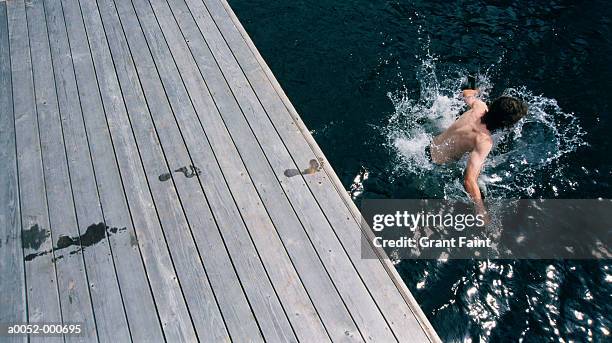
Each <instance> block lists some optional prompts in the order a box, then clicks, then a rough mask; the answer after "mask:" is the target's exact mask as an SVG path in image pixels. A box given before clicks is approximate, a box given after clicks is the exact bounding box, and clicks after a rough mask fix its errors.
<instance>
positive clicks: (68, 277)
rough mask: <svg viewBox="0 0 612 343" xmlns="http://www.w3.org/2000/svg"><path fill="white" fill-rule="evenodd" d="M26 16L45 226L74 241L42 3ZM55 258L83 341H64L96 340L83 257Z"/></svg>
mask: <svg viewBox="0 0 612 343" xmlns="http://www.w3.org/2000/svg"><path fill="white" fill-rule="evenodd" d="M26 15H27V21H28V31H29V34H30V37H29V38H30V42H31V46H30V51H31V54H32V65H33V74H34V90H35V97H36V109H37V114H38V123H39V126H40V127H41V128H43V129H42V130H41V131H40V141H41V148H42V161H43V167H44V176H45V185H46V191H47V200H48V203H49V222H50V227H51V228H52V230H53V236H54V237H55V240H56V241H59V238H60V237H61V236H68V237H78V236H80V234H81V232H80V230H79V228H78V225H77V220H76V214H75V208H74V201H73V198H72V188H71V184H70V176H69V175H68V164H67V158H66V151H65V150H64V138H63V133H62V127H61V122H60V117H59V107H58V101H57V96H56V92H55V79H54V77H53V65H52V63H51V52H50V47H49V40H48V35H47V26H46V19H45V13H44V9H43V3H42V1H34V2H32V3H31V4H30V5H29V6H26ZM55 258H56V269H57V282H58V287H59V296H60V301H61V310H62V318H63V320H64V321H66V322H71V323H77V322H79V323H83V327H82V331H83V333H84V335H83V336H79V337H76V336H68V337H67V338H68V339H71V340H72V339H75V340H83V339H85V340H90V339H92V338H93V339H95V338H96V326H95V321H94V316H93V310H92V307H91V298H90V294H89V285H88V281H87V272H86V270H85V261H84V259H83V256H82V255H81V254H77V255H72V256H71V255H69V254H68V253H67V252H65V251H63V252H62V251H59V250H58V251H56V253H55Z"/></svg>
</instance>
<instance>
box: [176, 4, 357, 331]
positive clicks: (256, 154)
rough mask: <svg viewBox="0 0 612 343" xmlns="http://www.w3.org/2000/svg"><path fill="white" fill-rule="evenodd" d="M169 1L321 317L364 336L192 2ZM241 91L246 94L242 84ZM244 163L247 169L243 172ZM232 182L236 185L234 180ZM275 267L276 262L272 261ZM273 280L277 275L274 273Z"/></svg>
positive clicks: (244, 186)
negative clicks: (252, 126) (269, 158)
mask: <svg viewBox="0 0 612 343" xmlns="http://www.w3.org/2000/svg"><path fill="white" fill-rule="evenodd" d="M169 4H170V5H171V7H172V10H173V12H174V15H175V17H176V19H177V22H178V24H179V26H180V27H181V30H182V33H183V35H184V36H185V39H186V41H187V42H188V45H189V48H190V49H191V53H192V55H193V57H194V59H195V60H196V62H197V64H198V67H199V69H200V71H201V73H202V75H203V77H204V79H205V81H206V83H207V85H208V87H209V88H210V90H211V93H212V95H213V98H214V99H215V103H216V105H217V107H218V108H219V111H220V113H221V116H222V117H223V120H224V122H225V125H227V127H228V129H229V131H230V133H231V135H232V138H233V140H234V142H235V143H236V145H237V146H238V150H239V152H240V155H241V157H242V160H244V162H245V164H246V169H248V171H249V173H250V175H251V178H252V179H253V181H254V182H255V185H256V187H257V188H258V189H259V195H260V197H261V199H259V198H256V199H255V200H256V201H257V204H258V205H259V201H261V200H263V204H264V205H265V207H266V209H267V211H268V212H269V213H270V216H271V217H272V220H273V222H274V224H275V226H276V229H277V230H278V231H279V233H280V236H281V237H282V238H283V241H284V244H285V247H286V248H287V250H288V253H289V255H290V256H291V258H292V261H293V263H294V265H295V267H296V269H297V270H298V272H299V275H300V278H301V279H302V281H303V282H304V285H305V286H306V289H307V291H308V294H309V296H310V297H311V298H312V301H313V303H314V305H315V307H316V308H317V309H318V312H319V314H320V316H321V318H322V319H323V321H324V323H325V326H326V328H327V331H328V332H329V334H330V335H331V338H332V340H333V341H342V340H360V339H361V337H360V335H359V332H358V330H357V328H356V327H355V324H354V323H353V321H352V319H351V317H350V315H349V313H348V312H347V309H346V307H345V306H344V304H343V303H342V299H341V298H340V297H339V295H338V293H337V291H336V290H335V288H334V285H333V284H332V283H331V281H330V277H329V275H327V273H326V270H325V269H324V268H323V265H322V263H321V261H320V260H319V258H318V256H317V253H316V251H315V250H314V249H313V246H312V244H311V242H309V237H308V236H307V235H306V233H305V232H304V231H303V228H302V225H301V224H300V222H299V220H298V218H297V216H296V214H295V213H294V211H293V210H292V208H291V205H290V203H289V202H288V201H287V198H286V196H285V194H283V190H282V189H281V187H280V185H279V184H278V181H277V179H276V177H275V176H274V174H273V172H272V169H271V167H270V165H269V164H268V162H267V160H266V157H265V155H264V154H263V152H262V150H261V148H260V147H259V145H258V143H257V140H256V139H255V137H254V136H253V133H252V132H251V130H250V128H249V126H248V123H247V122H246V120H245V118H244V117H243V115H242V113H241V109H240V108H239V107H238V104H237V103H236V99H235V98H234V96H233V94H232V91H231V90H230V88H229V87H228V85H227V83H226V81H225V79H224V77H223V74H222V73H221V71H220V70H219V66H218V65H217V63H216V62H215V59H214V57H213V56H212V55H211V52H210V50H209V49H208V47H207V42H206V41H204V37H203V36H202V34H201V33H200V31H199V30H198V26H197V25H196V23H195V22H194V19H193V18H192V16H191V14H190V11H189V8H187V6H186V4H185V3H184V2H182V1H171V2H169ZM200 4H201V3H200ZM190 5H191V6H192V10H194V11H201V10H204V11H205V8H203V7H202V6H200V7H198V5H197V4H196V5H194V4H193V3H192V4H190ZM205 21H206V23H205V25H203V26H201V27H200V29H201V30H202V32H204V36H207V37H209V38H210V32H209V31H210V30H211V29H212V30H215V31H216V27H215V26H214V22H212V19H210V17H208V18H207V19H205ZM218 38H220V40H221V43H222V44H225V43H224V42H223V40H222V37H220V36H219V37H218ZM208 44H209V45H218V44H219V40H217V41H212V40H211V41H209V42H208ZM215 48H217V47H213V49H215ZM226 49H227V47H226ZM218 50H219V49H218V48H217V52H218ZM228 52H229V51H228ZM185 53H188V52H185ZM228 57H229V58H232V56H231V54H230V55H229V56H227V55H226V56H223V57H220V59H223V58H228ZM218 60H219V59H218ZM220 65H221V66H222V67H223V66H226V63H224V61H220ZM238 93H240V95H242V94H241V93H242V92H241V91H240V90H239V91H238ZM247 110H250V108H247ZM202 121H203V123H204V127H205V128H206V129H207V130H208V129H209V128H211V129H210V130H212V131H213V133H214V131H216V130H213V128H214V126H215V125H219V124H214V123H211V122H210V121H206V120H205V119H203V120H202ZM221 125H223V123H221ZM210 135H212V134H209V136H210ZM213 148H214V144H213ZM224 156H225V155H224ZM227 160H230V159H229V158H225V159H224V160H223V161H221V166H222V168H223V167H225V168H224V170H229V171H230V174H231V171H232V170H234V169H236V166H235V165H232V164H231V163H228V161H227ZM234 163H236V162H234ZM237 164H239V163H237ZM246 169H245V171H244V172H245V173H246ZM227 174H228V173H227V172H226V175H227ZM226 178H228V180H229V177H228V176H226ZM238 181H239V180H238ZM234 185H235V186H234V188H233V194H234V197H235V198H236V201H237V202H238V203H239V206H240V207H241V210H242V212H243V213H244V212H245V210H244V209H245V208H248V207H249V203H251V204H252V203H255V201H254V200H251V199H249V198H247V197H245V196H244V195H243V194H244V193H245V191H247V190H248V191H251V190H252V189H253V183H252V182H251V181H250V180H246V182H244V181H243V182H234ZM230 188H232V183H231V182H230ZM254 192H255V191H254V190H253V193H254ZM247 195H248V193H247ZM241 198H242V199H244V201H243V203H242V204H240V200H241ZM249 222H250V220H247V224H248V223H249ZM262 243H263V242H262ZM268 246H269V244H268ZM259 249H260V251H261V250H265V249H266V248H265V246H264V245H260V247H259ZM277 249H283V247H282V246H280V247H278V248H277ZM271 261H273V260H271ZM270 265H273V262H270ZM271 268H274V267H272V266H271ZM277 280H278V279H277ZM273 281H275V280H274V279H273ZM276 282H277V281H276ZM304 324H307V325H310V326H312V324H311V323H307V322H304Z"/></svg>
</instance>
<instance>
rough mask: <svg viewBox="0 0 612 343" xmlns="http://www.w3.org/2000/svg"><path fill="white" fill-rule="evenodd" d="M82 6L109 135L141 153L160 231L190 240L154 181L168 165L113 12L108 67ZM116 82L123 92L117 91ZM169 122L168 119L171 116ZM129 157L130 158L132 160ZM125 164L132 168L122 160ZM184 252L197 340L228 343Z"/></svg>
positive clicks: (96, 26)
mask: <svg viewBox="0 0 612 343" xmlns="http://www.w3.org/2000/svg"><path fill="white" fill-rule="evenodd" d="M82 6H83V13H84V16H85V22H86V26H87V28H88V33H89V39H90V43H91V46H92V49H93V50H94V51H97V53H94V63H95V65H96V70H97V72H98V78H99V80H100V86H101V88H102V89H103V100H104V102H105V106H107V117H108V120H109V124H110V126H111V131H113V129H115V130H117V131H119V130H120V128H121V130H123V131H124V132H123V134H122V135H121V136H123V138H120V137H121V136H120V135H119V133H121V132H119V133H118V134H117V135H116V136H118V138H120V139H115V141H118V142H119V144H120V145H122V146H124V147H128V148H131V150H132V152H133V155H137V154H138V148H139V147H140V157H141V159H142V161H143V164H144V167H145V170H146V171H147V174H148V181H149V186H150V187H151V189H152V192H153V196H154V197H155V196H156V195H159V194H162V196H161V197H160V196H158V197H156V200H157V201H156V205H157V208H158V213H159V216H160V218H167V217H170V218H173V219H175V218H176V219H175V220H173V221H171V222H169V223H168V225H164V227H165V228H167V230H168V231H169V230H176V229H178V230H180V231H183V235H186V236H185V237H187V239H189V235H188V232H189V227H188V225H187V222H186V221H185V218H184V216H183V213H182V210H181V207H180V203H179V202H178V197H177V196H176V193H175V189H174V187H172V183H168V184H163V183H162V182H160V181H159V179H158V176H159V175H161V174H163V173H167V172H169V169H168V165H167V164H166V162H165V157H164V154H163V152H162V150H161V146H160V142H159V140H158V139H157V136H156V135H155V127H154V126H153V125H152V123H151V119H150V114H149V111H148V108H147V106H146V102H145V100H144V96H143V94H142V90H140V84H139V80H138V76H137V75H136V71H135V69H134V65H133V63H129V62H132V61H131V57H130V55H129V50H128V47H127V45H126V44H127V43H126V40H125V38H124V37H123V36H122V35H121V34H120V32H121V31H120V30H121V25H120V23H119V22H118V21H117V17H116V12H115V13H114V17H113V18H114V19H115V22H114V25H110V26H109V25H107V26H106V29H107V35H110V37H109V38H108V42H109V43H110V44H111V49H112V52H113V53H114V54H115V55H116V56H115V58H114V61H113V58H112V57H111V53H110V52H109V51H108V50H107V49H106V45H107V39H106V38H105V37H104V36H103V34H104V27H103V26H102V22H101V21H100V17H99V14H98V7H97V6H96V5H95V4H94V3H92V2H82ZM102 8H103V9H104V10H105V11H113V12H114V6H113V5H112V3H110V2H109V3H105V4H102ZM108 19H109V18H108V16H107V20H108ZM117 54H119V56H117ZM113 62H114V65H113ZM128 63H129V64H128ZM115 67H117V68H118V70H117V75H115V70H114V68H115ZM102 74H104V76H103V77H101V75H102ZM117 77H118V78H119V80H118V79H117ZM120 81H121V83H122V89H120V84H119V82H120ZM121 90H123V99H125V103H126V104H124V103H123V101H122V98H121V97H116V96H115V97H113V95H114V94H121ZM157 96H159V94H158V95H157ZM107 103H108V105H107ZM125 105H127V106H129V110H130V111H131V112H132V115H133V116H134V118H133V120H130V118H128V113H127V112H126V107H125ZM170 118H172V116H171V115H170ZM130 127H132V129H133V131H134V134H135V138H136V140H137V142H132V138H130V139H129V140H128V139H127V138H126V137H127V136H128V132H127V131H129V130H130ZM111 133H112V132H111ZM113 136H115V135H113ZM179 142H180V141H179ZM136 144H138V146H136ZM119 150H120V149H118V151H119ZM134 157H135V156H132V158H134ZM125 163H126V164H129V163H134V162H133V161H130V160H126V161H125ZM158 199H159V200H161V201H159V200H158ZM162 220H163V219H162ZM177 224H178V225H177ZM191 244H193V243H191ZM183 248H186V249H185V251H187V252H188V253H189V252H190V253H191V255H192V257H191V260H192V261H196V263H195V264H194V265H193V266H194V267H195V268H189V269H184V268H182V267H183V266H182V265H181V268H179V273H178V274H179V275H178V276H179V281H180V282H181V283H182V285H183V287H182V288H183V291H184V293H185V298H186V299H187V304H188V305H189V307H190V309H191V311H190V312H191V319H192V321H193V323H194V325H195V327H196V329H197V331H198V333H199V337H202V338H203V337H206V339H211V340H214V341H226V340H227V341H228V340H229V337H228V336H227V331H226V330H225V325H224V323H223V318H222V317H221V314H220V312H219V309H218V307H217V304H216V302H215V298H214V295H213V293H212V291H211V288H210V284H209V283H208V280H207V275H206V274H205V273H204V270H203V268H202V267H201V265H200V264H198V262H199V261H198V257H197V249H196V247H195V245H190V244H187V245H186V246H185V247H183ZM189 248H191V249H189ZM175 256H177V257H180V256H181V255H180V254H176V255H175ZM182 260H185V258H184V257H183V258H182ZM175 263H176V264H177V265H179V262H178V259H177V258H175Z"/></svg>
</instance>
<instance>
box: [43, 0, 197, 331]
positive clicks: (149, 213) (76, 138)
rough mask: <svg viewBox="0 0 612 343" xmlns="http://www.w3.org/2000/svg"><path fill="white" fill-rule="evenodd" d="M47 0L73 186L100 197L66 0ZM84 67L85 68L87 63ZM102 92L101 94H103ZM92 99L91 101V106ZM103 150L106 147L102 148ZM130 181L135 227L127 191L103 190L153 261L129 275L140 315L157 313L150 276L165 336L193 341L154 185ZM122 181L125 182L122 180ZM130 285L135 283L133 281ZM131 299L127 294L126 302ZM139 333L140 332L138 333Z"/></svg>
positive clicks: (116, 215)
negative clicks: (151, 190) (184, 329)
mask: <svg viewBox="0 0 612 343" xmlns="http://www.w3.org/2000/svg"><path fill="white" fill-rule="evenodd" d="M46 5H47V17H48V21H49V30H50V34H51V43H52V48H53V58H54V66H55V68H56V69H57V71H56V77H57V79H58V82H57V84H58V94H59V95H60V108H61V110H62V112H61V113H62V118H63V120H64V130H65V137H66V144H67V146H68V145H70V148H69V149H68V150H69V152H70V153H71V154H72V156H73V157H71V158H70V161H72V162H73V163H76V164H77V165H78V164H79V163H80V164H81V165H82V167H81V168H79V169H78V171H80V173H78V174H76V175H72V180H73V186H74V188H75V189H79V190H80V191H81V196H82V197H87V196H90V197H95V198H96V201H97V197H98V195H97V191H96V183H95V180H94V172H93V166H92V164H91V162H88V163H85V162H83V161H85V160H87V159H89V148H88V138H87V133H86V130H85V124H84V122H83V117H82V114H81V108H80V106H81V104H80V102H79V90H78V88H77V84H76V78H75V74H74V70H73V64H72V57H71V55H70V47H69V45H68V37H67V32H66V28H65V27H64V17H63V13H62V8H61V6H60V3H59V2H57V1H54V0H48V1H47V2H46ZM75 57H76V58H78V59H83V54H81V55H78V54H76V55H75ZM79 70H83V67H81V68H80V69H79ZM81 80H82V78H81ZM97 96H98V97H99V95H97ZM87 104H88V103H87V102H86V105H87ZM86 110H88V109H86ZM89 110H91V109H89ZM90 132H94V134H95V131H92V130H90ZM69 142H70V143H69ZM101 151H104V150H103V149H101ZM111 157H112V156H111ZM98 160H99V162H98V164H97V165H98V166H104V163H105V162H108V163H111V165H109V168H112V166H113V165H115V164H114V163H115V162H114V161H112V160H110V161H107V160H104V159H103V158H101V157H98ZM115 168H116V167H115ZM77 181H78V182H80V186H79V187H77V186H76V185H75V182H77ZM129 181H132V182H127V183H126V187H125V189H126V192H127V196H128V198H130V204H131V206H130V210H131V213H132V219H133V226H132V223H130V218H129V215H130V214H129V213H128V212H127V204H126V200H125V196H124V195H123V194H122V193H121V189H115V190H114V191H115V192H119V193H118V194H116V198H115V199H113V198H112V197H114V196H115V194H113V193H112V192H113V189H106V190H104V191H103V194H106V198H107V201H106V202H107V204H108V205H106V206H105V212H106V214H107V215H112V216H113V217H114V218H115V219H113V220H116V221H117V223H123V224H124V225H125V223H126V222H127V223H128V226H127V227H128V228H129V231H132V230H133V228H135V229H136V230H135V231H136V232H134V233H131V232H130V240H131V241H133V242H135V243H137V244H136V247H135V248H136V249H140V250H141V253H142V256H143V258H144V260H145V261H146V262H147V263H146V272H147V273H146V275H145V274H144V271H143V270H142V268H141V267H139V266H135V268H134V269H132V270H129V273H127V275H130V273H133V275H132V276H131V278H132V280H129V281H128V282H133V285H132V286H131V287H133V288H132V289H133V291H132V292H130V293H133V292H138V293H139V294H140V295H141V296H142V297H143V300H142V301H139V302H136V303H139V306H140V309H141V313H140V315H142V316H143V317H145V318H152V317H155V316H156V314H155V310H156V308H155V305H154V304H153V301H152V300H150V297H151V292H150V291H149V289H148V286H147V285H146V277H148V279H149V280H150V281H151V285H152V289H153V293H154V294H155V298H156V299H157V302H158V304H159V307H158V310H159V313H160V317H161V321H162V323H163V326H164V333H165V336H166V337H167V338H168V339H169V340H171V341H181V340H183V341H188V340H191V339H192V338H193V337H194V336H193V333H191V334H181V332H180V331H181V330H180V329H178V327H179V326H186V327H188V328H191V323H190V320H189V315H188V314H186V313H187V310H186V306H185V304H184V301H183V298H182V294H181V289H180V286H179V284H178V282H177V281H176V276H175V272H174V267H173V265H172V261H171V259H170V256H169V254H168V250H167V246H166V241H165V239H164V236H163V232H162V230H161V227H160V225H159V222H158V220H157V218H156V215H157V214H156V212H155V208H154V206H153V203H152V200H150V199H148V196H147V194H148V193H147V191H148V190H147V188H146V184H145V185H142V183H140V182H138V179H137V180H129ZM118 186H119V187H121V185H120V184H119V185H118ZM75 198H76V197H75ZM85 200H86V198H85ZM90 201H91V200H90ZM113 201H114V202H113ZM115 204H116V205H115ZM128 268H129V266H128ZM123 274H126V273H123ZM123 274H122V275H123ZM127 287H130V285H128V286H127ZM124 288H125V286H124ZM127 299H128V298H127V297H126V301H127ZM147 299H148V300H147ZM182 314H186V315H182ZM143 329H146V330H148V331H149V337H150V338H151V339H155V338H156V337H157V338H159V337H160V336H161V332H160V329H159V326H152V327H150V328H143ZM133 334H134V335H135V336H137V335H138V332H136V333H133Z"/></svg>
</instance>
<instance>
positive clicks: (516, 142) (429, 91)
mask: <svg viewBox="0 0 612 343" xmlns="http://www.w3.org/2000/svg"><path fill="white" fill-rule="evenodd" d="M439 69H442V70H441V71H440V70H439ZM493 72H494V67H491V68H489V69H488V70H487V71H485V72H484V73H480V74H478V75H477V85H478V87H479V90H480V97H481V98H482V99H483V100H484V101H489V100H492V99H493V98H492V97H490V92H491V90H492V88H493V84H492V81H491V76H490V75H491V74H492V73H493ZM467 74H468V71H467V70H463V69H462V68H461V67H458V66H456V65H451V66H445V65H442V66H438V65H437V59H436V58H435V57H432V56H427V57H426V58H424V59H423V60H422V64H421V66H420V67H419V68H418V71H417V73H416V77H417V80H418V81H419V83H420V89H419V92H418V93H417V92H415V91H410V90H408V89H402V90H399V91H396V92H391V93H389V94H388V96H389V99H390V100H391V101H392V103H393V106H394V108H395V111H394V113H393V114H392V115H391V116H390V118H389V120H388V123H387V125H386V126H385V127H383V128H381V130H382V132H383V134H384V135H385V137H386V139H387V146H388V148H389V149H391V150H392V151H393V152H394V153H395V157H396V158H395V161H393V165H392V166H391V167H390V168H389V169H390V172H391V174H392V175H393V178H392V179H396V178H398V177H411V178H413V179H414V183H415V184H416V185H417V187H418V188H420V190H421V191H423V193H424V194H425V195H427V196H430V197H440V196H443V197H445V198H457V197H459V198H460V197H464V196H465V193H464V191H463V186H462V182H461V175H462V172H463V169H464V167H465V163H466V159H465V157H464V158H463V159H462V160H461V161H459V162H458V163H451V164H448V165H444V166H435V165H433V164H432V163H431V162H429V160H428V159H427V157H426V156H425V147H426V146H427V145H429V142H430V141H431V139H432V138H433V137H434V136H435V135H437V134H439V133H441V132H442V131H443V130H445V129H446V128H448V127H449V126H450V125H451V124H452V123H453V122H454V121H455V119H456V118H457V116H459V115H460V114H461V113H462V112H463V111H465V110H466V109H467V108H466V106H465V103H464V102H463V100H462V97H461V90H460V89H461V85H462V84H463V82H464V81H465V79H464V77H465V75H467ZM499 95H509V96H513V97H516V98H518V99H521V100H523V101H525V102H526V103H527V104H528V105H529V112H528V115H527V116H526V117H525V118H523V119H522V120H521V121H520V122H519V123H517V124H516V125H515V126H514V127H513V128H512V129H510V130H505V131H501V132H496V133H495V134H494V135H493V139H494V147H493V149H492V151H491V154H490V156H489V158H488V159H487V162H486V163H485V166H484V167H483V171H482V174H481V180H480V181H481V182H482V183H485V184H486V185H487V189H488V191H489V194H488V196H492V197H494V198H507V197H531V196H538V195H540V196H541V195H542V194H546V195H548V196H550V195H551V194H552V195H555V196H556V195H558V194H559V193H560V192H561V191H562V190H563V189H566V187H575V182H574V181H572V180H571V179H569V178H567V177H566V176H564V174H563V172H564V168H565V166H564V165H563V157H564V156H565V155H566V154H568V153H571V152H573V151H575V150H576V149H577V148H578V147H579V146H581V145H583V144H585V142H584V140H583V136H584V134H585V132H584V131H583V129H582V128H581V126H580V124H579V123H578V120H577V118H576V117H575V116H574V115H573V114H571V113H566V112H563V110H562V109H561V108H560V107H559V105H558V104H557V102H556V101H555V100H554V99H551V98H547V97H545V96H543V95H535V94H533V92H531V91H530V90H528V89H526V88H525V87H522V86H521V87H516V88H510V89H506V90H505V91H503V93H502V94H497V96H499Z"/></svg>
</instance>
